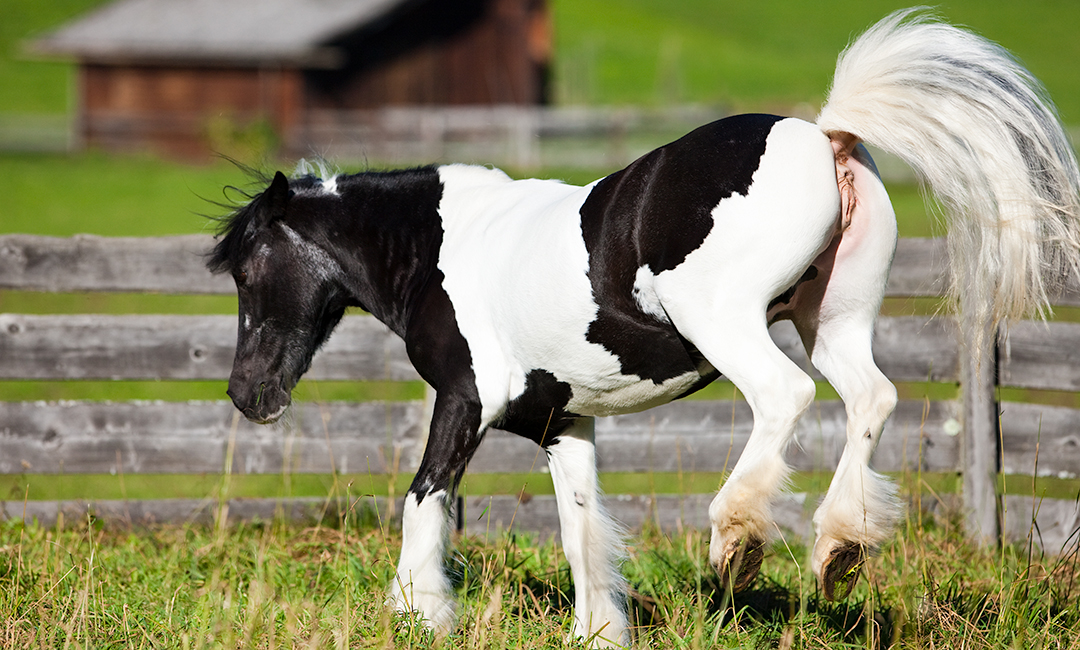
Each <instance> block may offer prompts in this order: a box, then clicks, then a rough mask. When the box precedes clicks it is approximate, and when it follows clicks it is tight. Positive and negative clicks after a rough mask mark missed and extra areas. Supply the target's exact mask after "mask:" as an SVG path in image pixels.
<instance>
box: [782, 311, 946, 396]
mask: <svg viewBox="0 0 1080 650" xmlns="http://www.w3.org/2000/svg"><path fill="white" fill-rule="evenodd" d="M769 334H770V335H771V336H772V339H773V342H774V343H776V345H777V347H779V348H780V349H781V350H782V351H783V352H784V354H786V355H787V356H788V358H790V359H791V360H792V361H794V362H795V363H796V364H797V365H798V366H799V367H800V368H802V369H803V370H804V371H805V372H807V373H808V374H809V375H810V376H811V377H813V378H814V379H816V380H818V381H821V380H824V377H822V375H821V373H820V372H818V371H817V369H816V368H814V367H813V365H811V363H810V359H809V358H808V357H807V356H806V352H805V350H804V348H803V345H802V341H801V340H800V339H799V334H798V332H797V331H796V330H795V326H794V325H792V324H791V322H790V321H782V322H779V323H776V324H775V325H773V326H772V327H771V328H769ZM873 346H874V360H875V361H876V362H877V364H878V367H879V368H881V371H882V372H884V373H885V375H886V376H888V377H889V379H891V380H892V381H935V382H954V381H957V380H958V379H959V347H958V346H957V338H956V325H955V323H954V322H953V320H952V319H951V318H946V317H936V316H892V317H882V318H879V319H878V320H877V324H876V326H875V328H874V342H873Z"/></svg>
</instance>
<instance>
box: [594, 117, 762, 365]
mask: <svg viewBox="0 0 1080 650" xmlns="http://www.w3.org/2000/svg"><path fill="white" fill-rule="evenodd" d="M780 119H783V118H780V117H776V116H772V115H739V116H736V117H730V118H727V119H723V120H719V121H717V122H713V123H712V124H708V125H705V126H703V127H701V128H699V129H697V130H695V131H693V132H691V133H689V134H688V135H686V136H684V137H682V138H680V139H679V140H676V141H675V142H672V143H671V144H668V145H666V146H664V147H661V148H659V149H656V150H654V151H652V152H650V153H648V154H646V155H644V156H642V157H641V158H639V159H638V160H636V161H634V162H633V163H631V164H630V166H628V167H627V168H626V169H623V170H622V171H619V172H616V173H614V174H612V175H610V176H608V177H607V178H604V179H603V180H601V181H600V182H599V183H597V185H596V187H595V188H594V189H593V191H592V192H591V193H590V194H589V197H588V198H587V199H586V200H585V203H584V204H583V205H582V207H581V232H582V236H583V238H584V240H585V248H586V250H587V251H588V253H589V280H590V282H591V283H592V290H593V300H595V302H596V304H597V305H598V306H599V309H598V311H597V314H596V319H595V320H594V321H593V322H592V323H591V324H590V326H589V330H588V332H587V333H586V338H587V339H588V340H589V341H590V342H592V343H596V344H599V345H602V346H604V348H605V349H607V350H608V351H610V352H611V353H612V354H614V355H616V356H617V357H618V358H619V362H620V365H621V369H622V372H623V374H626V375H637V376H638V377H641V378H642V379H647V380H651V381H653V382H654V383H656V384H660V383H663V382H664V381H665V380H667V379H671V378H672V377H677V376H679V375H682V374H685V373H687V372H691V371H696V370H697V369H698V368H699V367H700V361H701V355H700V353H699V352H698V351H697V350H696V349H694V348H693V346H692V345H690V344H689V342H688V341H686V339H684V338H683V337H682V336H681V335H680V334H679V333H678V331H676V329H675V328H674V326H672V325H671V324H670V323H668V322H666V321H664V320H662V319H660V318H657V317H656V316H653V315H651V314H646V313H645V312H643V311H642V310H641V308H640V307H639V306H638V304H637V302H636V301H635V300H634V295H633V287H634V279H635V275H636V273H637V270H638V268H640V267H642V266H645V265H647V266H648V267H649V269H650V270H651V271H652V273H653V274H654V275H655V274H658V273H661V272H662V271H668V270H671V269H674V268H675V267H677V266H678V265H679V264H681V263H682V262H683V261H684V260H685V259H686V257H687V255H689V254H690V253H692V252H693V251H695V250H697V249H698V248H700V247H701V244H702V243H703V242H704V241H705V238H706V237H707V236H708V234H709V233H710V232H711V231H712V228H713V218H712V211H713V209H714V208H715V207H716V206H717V205H718V204H719V203H720V202H721V201H722V200H723V199H726V198H728V197H730V196H732V195H734V194H741V195H744V196H745V195H746V193H747V192H748V191H749V189H750V185H751V183H752V182H753V177H754V172H756V171H757V168H758V164H759V163H760V160H761V156H762V155H763V154H764V153H765V142H766V138H767V137H768V135H769V132H770V131H771V130H772V127H773V125H774V124H775V123H776V122H777V121H779V120H780Z"/></svg>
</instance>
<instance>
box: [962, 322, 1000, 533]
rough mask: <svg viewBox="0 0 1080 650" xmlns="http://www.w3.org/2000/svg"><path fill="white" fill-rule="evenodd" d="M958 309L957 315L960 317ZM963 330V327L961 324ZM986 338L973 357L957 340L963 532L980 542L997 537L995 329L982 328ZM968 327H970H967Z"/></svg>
mask: <svg viewBox="0 0 1080 650" xmlns="http://www.w3.org/2000/svg"><path fill="white" fill-rule="evenodd" d="M964 312H966V313H971V312H970V311H968V310H965V309H962V308H961V316H960V318H966V317H967V316H965V314H964ZM963 329H967V328H963ZM983 330H984V335H983V341H985V342H986V343H985V344H984V345H983V346H982V347H983V349H982V351H981V352H980V353H979V355H978V356H976V355H975V354H973V350H972V347H971V341H962V342H961V345H960V365H961V368H960V382H961V383H960V387H961V390H962V391H963V406H964V439H963V446H962V448H961V449H962V470H963V476H964V482H963V503H964V517H965V528H966V530H967V534H968V537H969V538H971V539H972V540H974V541H976V542H979V543H980V544H983V545H996V544H998V542H999V540H1000V539H1001V528H1000V526H999V518H1000V504H999V500H998V496H997V475H998V459H999V458H1000V454H999V452H998V442H999V440H1000V436H999V435H998V426H999V419H998V404H997V396H996V395H995V390H994V389H995V388H996V386H997V375H998V355H997V332H996V331H995V330H993V329H992V328H989V327H984V328H983ZM968 331H971V330H968Z"/></svg>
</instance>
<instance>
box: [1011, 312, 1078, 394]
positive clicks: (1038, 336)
mask: <svg viewBox="0 0 1080 650" xmlns="http://www.w3.org/2000/svg"><path fill="white" fill-rule="evenodd" d="M999 360H1000V364H1001V365H1000V369H999V370H998V378H999V382H1000V384H1001V385H1002V386H1014V387H1017V388H1041V389H1045V390H1067V391H1080V323H1042V322H1034V321H1021V322H1018V323H1014V324H1012V325H1011V326H1010V327H1009V334H1008V337H1007V338H1006V339H1005V341H1004V342H1003V343H1002V344H1001V346H1000V353H999Z"/></svg>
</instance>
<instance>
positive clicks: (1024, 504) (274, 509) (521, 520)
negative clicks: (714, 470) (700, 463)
mask: <svg viewBox="0 0 1080 650" xmlns="http://www.w3.org/2000/svg"><path fill="white" fill-rule="evenodd" d="M712 498H713V495H712V494H686V495H666V494H661V495H607V496H606V497H605V503H606V505H607V507H608V509H609V510H610V511H611V513H612V515H613V516H614V517H615V519H616V520H617V521H619V522H620V523H622V524H623V525H624V526H625V527H626V529H627V530H629V531H630V532H632V533H637V532H639V531H640V530H641V529H642V527H643V526H644V525H645V524H646V522H648V523H649V525H651V526H658V527H659V528H660V529H661V530H664V531H666V532H669V533H675V532H679V531H682V530H706V529H707V528H708V527H709V510H708V509H709V503H710V502H711V501H712ZM464 501H465V512H464V516H463V517H462V520H463V521H464V523H465V533H466V534H468V535H474V536H482V537H484V536H489V535H498V534H501V533H503V532H505V531H507V530H515V531H518V532H529V533H535V534H538V535H539V537H540V538H541V539H545V540H546V539H550V538H551V537H553V536H555V535H557V534H558V531H559V517H558V510H557V508H556V505H555V497H553V496H549V495H537V496H534V495H529V494H525V495H522V496H521V497H517V496H506V495H496V496H487V495H468V496H467V497H466V498H465V499H464ZM810 501H811V497H810V496H809V495H806V494H786V495H784V496H782V497H781V498H780V499H779V501H778V502H777V504H776V505H775V506H774V508H773V515H774V517H775V518H776V522H777V525H778V526H779V527H780V528H781V530H783V531H784V533H785V535H786V536H789V540H790V541H792V542H793V543H799V542H803V543H805V542H806V541H807V540H810V539H812V528H811V519H810V518H811V515H812V512H813V505H812V503H811V502H810ZM403 503H404V500H403V499H402V498H400V497H399V498H397V499H395V501H394V503H393V504H391V503H390V502H389V500H388V499H387V498H385V497H363V498H361V499H357V500H354V501H353V502H352V503H350V504H345V503H344V501H343V500H342V499H326V498H319V497H293V498H285V499H273V498H262V499H229V500H227V501H225V502H224V503H218V502H216V501H213V500H207V499H159V500H153V501H120V500H98V501H84V500H80V501H75V500H72V501H26V502H24V501H0V519H3V520H11V519H16V520H18V519H21V520H23V521H25V522H26V523H30V522H32V521H35V520H36V521H37V522H38V524H39V525H42V526H45V527H52V526H55V525H56V523H57V519H58V515H59V514H60V513H63V517H64V521H65V522H66V523H68V524H72V523H78V522H84V521H85V520H86V517H87V515H88V514H92V515H93V516H94V517H95V518H97V519H99V520H101V521H104V522H105V523H106V524H110V525H136V526H139V525H154V524H165V523H173V524H176V523H194V524H201V525H209V524H212V523H213V522H214V521H215V519H216V518H217V517H218V516H219V514H223V515H224V516H225V517H226V519H227V520H228V521H230V522H238V521H251V520H253V519H261V520H263V521H269V520H273V519H275V518H278V517H283V518H285V519H286V520H290V521H319V520H323V519H324V518H327V517H329V518H331V519H336V518H337V517H339V516H340V514H341V513H342V512H343V511H344V509H345V508H346V507H351V508H352V513H350V516H355V515H356V514H357V513H362V512H363V511H364V510H367V509H375V510H377V511H378V513H379V517H380V520H381V521H384V522H392V521H393V520H394V519H395V518H396V517H399V516H400V514H401V511H402V505H403ZM1005 503H1006V507H1007V515H1006V518H1005V535H1006V538H1007V539H1009V540H1010V541H1014V542H1020V541H1023V540H1025V539H1026V538H1027V537H1028V536H1029V535H1032V536H1033V537H1034V539H1035V543H1036V544H1037V545H1039V546H1041V547H1042V548H1043V550H1044V551H1046V552H1047V553H1051V554H1060V553H1063V552H1064V551H1065V550H1067V549H1068V548H1070V547H1071V545H1073V544H1076V537H1075V534H1074V533H1075V531H1076V530H1077V528H1078V527H1080V507H1078V506H1077V503H1076V502H1075V501H1072V500H1064V499H1035V500H1034V501H1033V500H1032V498H1031V497H1030V496H1010V497H1007V498H1006V500H1005ZM223 506H224V507H223ZM1036 511H1037V514H1036V515H1035V516H1034V517H1033V516H1032V513H1033V512H1036ZM1033 520H1034V521H1035V522H1036V523H1037V526H1032V521H1033ZM392 525H396V524H392Z"/></svg>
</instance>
